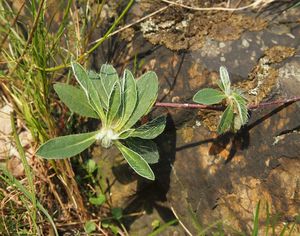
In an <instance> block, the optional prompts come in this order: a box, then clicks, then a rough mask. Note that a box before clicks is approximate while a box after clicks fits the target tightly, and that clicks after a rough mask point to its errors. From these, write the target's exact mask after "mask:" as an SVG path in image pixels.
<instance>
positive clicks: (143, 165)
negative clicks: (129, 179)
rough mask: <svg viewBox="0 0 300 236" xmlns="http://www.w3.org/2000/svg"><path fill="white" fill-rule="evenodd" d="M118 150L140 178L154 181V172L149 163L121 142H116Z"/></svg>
mask: <svg viewBox="0 0 300 236" xmlns="http://www.w3.org/2000/svg"><path fill="white" fill-rule="evenodd" d="M115 144H116V146H117V148H118V149H119V150H120V152H121V153H122V155H123V156H124V158H125V160H126V161H127V162H128V164H129V165H130V167H131V168H132V169H133V170H134V171H135V172H136V173H137V174H138V175H140V176H142V177H144V178H146V179H149V180H154V179H155V176H154V173H153V171H152V170H151V168H150V166H149V165H148V163H147V162H146V161H145V160H144V159H143V158H142V157H141V156H140V155H139V154H138V153H136V152H134V151H132V150H131V149H129V148H127V147H125V146H124V145H123V144H121V143H120V142H118V141H116V142H115Z"/></svg>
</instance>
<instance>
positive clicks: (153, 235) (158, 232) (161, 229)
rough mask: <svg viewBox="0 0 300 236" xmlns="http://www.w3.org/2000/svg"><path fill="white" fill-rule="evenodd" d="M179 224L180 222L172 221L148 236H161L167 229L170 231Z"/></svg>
mask: <svg viewBox="0 0 300 236" xmlns="http://www.w3.org/2000/svg"><path fill="white" fill-rule="evenodd" d="M177 223H178V220H177V219H175V220H170V221H169V222H167V223H165V224H163V225H161V226H159V227H158V228H157V229H156V230H154V231H153V232H152V233H150V234H148V236H157V235H161V233H162V232H164V231H165V230H166V229H168V228H169V227H170V226H172V225H175V224H177Z"/></svg>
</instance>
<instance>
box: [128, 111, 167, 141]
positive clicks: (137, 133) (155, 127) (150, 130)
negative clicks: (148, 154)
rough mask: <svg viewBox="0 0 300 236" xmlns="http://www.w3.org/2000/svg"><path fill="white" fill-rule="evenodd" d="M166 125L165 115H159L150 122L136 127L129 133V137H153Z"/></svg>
mask: <svg viewBox="0 0 300 236" xmlns="http://www.w3.org/2000/svg"><path fill="white" fill-rule="evenodd" d="M165 127H166V117H165V116H159V117H157V118H155V119H153V120H151V121H150V122H148V123H146V124H144V125H142V126H140V127H138V128H137V129H135V130H134V131H133V132H132V133H131V134H130V137H138V138H142V139H154V138H156V137H157V136H158V135H160V134H161V133H162V132H163V131H164V129H165Z"/></svg>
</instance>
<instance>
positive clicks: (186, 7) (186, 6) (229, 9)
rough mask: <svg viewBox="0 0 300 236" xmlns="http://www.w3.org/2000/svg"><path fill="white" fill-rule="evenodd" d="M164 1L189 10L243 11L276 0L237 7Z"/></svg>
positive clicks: (257, 1) (262, 0)
mask: <svg viewBox="0 0 300 236" xmlns="http://www.w3.org/2000/svg"><path fill="white" fill-rule="evenodd" d="M161 1H162V2H164V3H168V4H170V5H174V6H179V7H182V8H185V9H188V10H193V11H242V10H246V9H249V8H252V9H255V8H258V7H259V6H261V5H262V4H263V5H266V4H269V3H270V2H272V1H274V0H256V1H254V2H253V3H251V4H249V5H246V6H243V7H237V8H235V7H234V8H229V7H192V6H188V5H185V4H182V3H179V2H174V1H170V0H161Z"/></svg>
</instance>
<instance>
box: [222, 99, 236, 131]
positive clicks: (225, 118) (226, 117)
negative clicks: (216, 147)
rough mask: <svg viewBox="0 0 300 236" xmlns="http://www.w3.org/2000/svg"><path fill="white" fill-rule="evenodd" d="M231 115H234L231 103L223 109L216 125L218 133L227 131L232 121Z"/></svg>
mask: <svg viewBox="0 0 300 236" xmlns="http://www.w3.org/2000/svg"><path fill="white" fill-rule="evenodd" d="M233 117H234V113H233V105H231V104H230V105H228V106H227V108H226V109H225V111H224V112H223V114H222V117H221V120H220V123H219V125H218V133H219V134H222V133H225V132H226V131H228V130H229V129H230V128H231V126H232V122H233Z"/></svg>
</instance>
